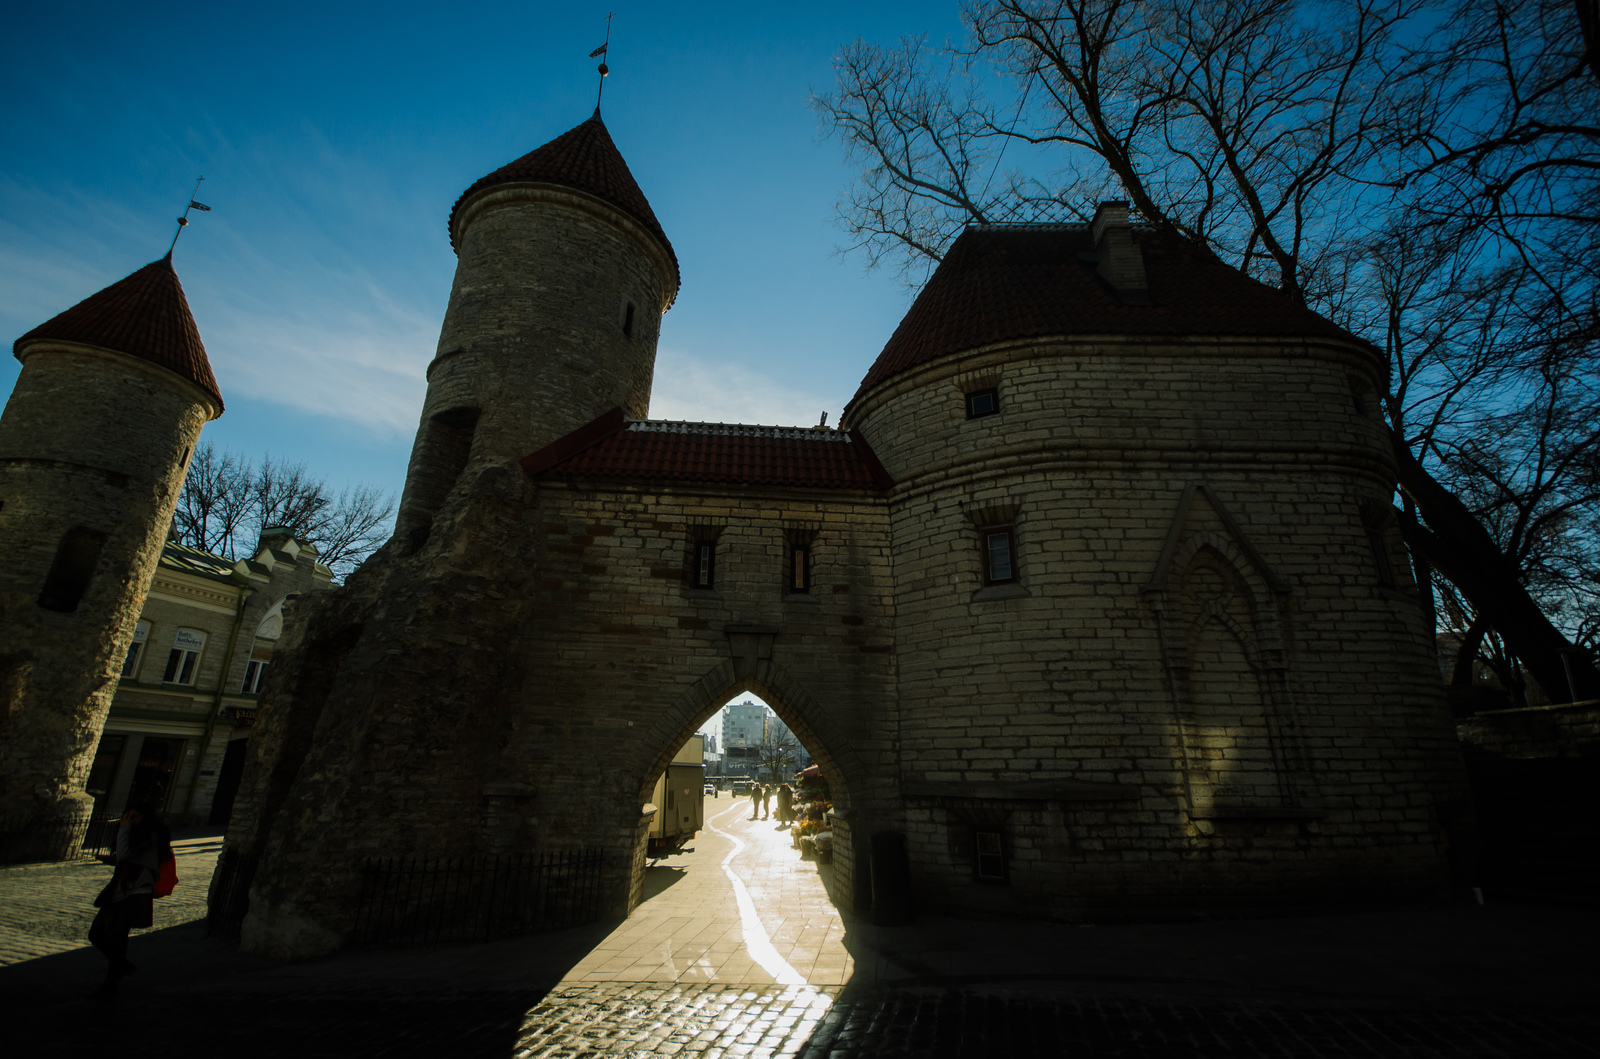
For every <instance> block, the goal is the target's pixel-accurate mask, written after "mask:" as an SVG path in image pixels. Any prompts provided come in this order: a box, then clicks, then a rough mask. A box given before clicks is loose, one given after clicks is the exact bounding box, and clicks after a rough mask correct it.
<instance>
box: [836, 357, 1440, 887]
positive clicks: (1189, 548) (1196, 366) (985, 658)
mask: <svg viewBox="0 0 1600 1059" xmlns="http://www.w3.org/2000/svg"><path fill="white" fill-rule="evenodd" d="M1379 370H1380V368H1379V365H1378V364H1377V363H1376V361H1375V360H1373V359H1372V358H1371V357H1370V356H1368V355H1366V354H1364V353H1362V352H1361V351H1360V350H1358V349H1356V348H1353V347H1336V346H1297V345H1293V344H1284V343H1279V344H1272V343H1232V344H1228V343H1215V342H1204V343H1201V342H1193V343H1170V344H1165V345H1155V344H1152V345H1144V346H1138V345H1134V344H1131V343H1127V342H1120V341H1104V342H1081V343H1071V344H1067V343H1060V342H1057V343H1049V344H1039V345H1031V346H1029V345H1022V346H1010V347H1004V348H996V349H992V350H986V351H978V352H977V353H976V354H973V355H968V356H964V357H960V358H947V359H946V360H944V361H942V362H935V363H934V364H931V365H928V366H926V367H924V368H922V369H919V370H917V371H915V372H911V373H907V374H905V375H902V376H900V377H897V378H894V379H892V380H890V381H889V382H887V383H885V384H883V385H882V386H880V387H879V388H878V389H877V390H876V391H874V392H871V393H868V394H866V395H863V397H861V398H859V399H858V400H857V402H855V403H854V404H853V405H852V407H851V408H850V409H849V410H848V412H847V417H846V424H847V425H849V426H852V427H855V428H859V429H860V430H862V432H863V433H864V434H865V435H866V436H867V438H868V440H869V441H870V442H871V443H872V445H873V448H874V450H875V451H876V452H877V453H878V455H879V457H880V459H881V460H882V461H883V463H884V465H885V467H886V468H887V469H888V470H889V472H890V474H891V475H893V476H894V478H895V480H896V482H897V483H898V484H897V486H896V488H895V489H894V490H893V492H892V494H891V498H890V510H891V521H892V525H893V531H894V544H893V549H892V550H893V555H894V558H895V584H896V600H895V613H896V624H895V634H896V641H897V654H898V663H899V702H900V709H901V723H902V730H903V733H904V734H903V737H902V745H901V751H902V770H903V776H904V780H905V783H906V790H907V792H908V797H907V800H906V819H907V826H908V833H909V834H908V837H909V841H910V848H911V851H912V858H913V865H914V869H913V870H914V874H915V875H916V877H917V878H918V880H919V882H920V885H921V887H922V888H923V891H924V892H923V899H924V900H925V901H928V902H931V903H941V902H956V903H961V904H968V905H970V904H973V903H978V904H982V905H984V906H994V907H1002V906H1003V907H1016V906H1027V907H1032V908H1036V909H1039V910H1043V911H1047V912H1049V913H1051V914H1058V915H1068V916H1071V915H1084V914H1109V913H1110V912H1112V911H1114V910H1116V909H1118V908H1127V907H1130V906H1134V907H1137V908H1139V909H1141V910H1142V913H1141V914H1148V913H1149V911H1150V910H1151V909H1153V908H1158V907H1161V906H1162V905H1167V906H1171V907H1174V908H1185V907H1193V906H1195V905H1196V904H1215V903H1219V902H1226V901H1229V900H1237V901H1245V902H1251V903H1255V902H1260V901H1264V900H1278V899H1295V898H1298V897H1303V896H1306V895H1307V894H1309V893H1311V892H1312V891H1317V892H1321V893H1323V894H1327V893H1329V892H1340V891H1342V892H1344V893H1346V894H1353V893H1355V892H1377V891H1388V892H1394V891H1411V892H1419V891H1424V890H1426V889H1428V888H1429V887H1430V886H1433V885H1436V884H1437V883H1438V882H1439V881H1440V879H1441V877H1442V874H1441V873H1442V870H1443V859H1442V843H1441V835H1440V823H1439V817H1438V803H1439V802H1441V801H1452V800H1455V799H1458V798H1459V797H1460V796H1461V790H1462V778H1461V775H1460V772H1459V766H1458V764H1457V762H1456V760H1455V756H1454V753H1453V747H1452V746H1451V741H1450V739H1449V724H1448V720H1447V716H1446V714H1445V710H1444V704H1443V697H1442V693H1441V690H1440V689H1439V687H1438V685H1437V678H1436V675H1435V673H1434V671H1433V669H1432V663H1431V655H1430V644H1429V643H1428V637H1427V635H1426V633H1425V631H1424V630H1423V628H1422V619H1421V615H1420V609H1419V607H1418V604H1417V601H1416V598H1415V591H1414V588H1413V586H1411V585H1409V584H1406V583H1401V584H1398V585H1396V586H1395V587H1393V588H1390V587H1385V586H1382V585H1380V583H1379V576H1378V571H1377V566H1376V563H1375V560H1374V557H1373V555H1372V553H1371V548H1370V546H1369V543H1368V538H1367V535H1366V532H1365V524H1364V522H1363V514H1364V512H1365V511H1369V510H1371V509H1372V508H1374V507H1376V509H1377V510H1378V511H1380V512H1382V511H1386V510H1387V508H1388V500H1389V496H1390V492H1391V483H1392V477H1391V476H1390V471H1389V467H1388V463H1387V456H1386V446H1385V443H1384V441H1383V438H1382V436H1381V434H1380V432H1379V428H1378V424H1377V422H1376V421H1375V420H1374V419H1373V418H1372V417H1371V415H1370V412H1367V411H1363V410H1360V409H1358V408H1357V407H1356V402H1354V401H1353V399H1352V396H1351V394H1352V391H1353V390H1358V389H1368V390H1370V388H1371V387H1373V386H1375V385H1376V382H1377V378H1376V376H1377V373H1378V371H1379ZM988 387H996V388H997V389H998V391H999V396H1000V405H1001V412H1000V413H999V414H998V415H994V416H989V417H984V418H979V419H971V420H969V419H967V418H966V415H965V403H964V401H963V394H964V393H965V392H968V391H972V390H978V389H986V388H988ZM1367 407H1368V409H1370V408H1371V405H1370V404H1369V405H1368V406H1367ZM987 524H1006V525H1010V526H1011V527H1012V528H1013V531H1014V536H1015V545H1016V553H1017V554H1016V561H1017V567H1018V580H1017V581H1016V583H1015V584H1010V585H998V586H992V587H985V586H984V585H983V566H982V559H981V554H980V547H979V536H978V529H979V527H980V526H982V525H987ZM1385 540H1386V543H1387V546H1388V549H1389V558H1390V563H1389V565H1390V567H1391V569H1392V570H1394V571H1396V572H1401V571H1404V569H1405V563H1404V561H1403V553H1402V551H1401V548H1400V544H1399V541H1398V539H1397V535H1396V534H1395V533H1394V532H1393V530H1392V527H1390V528H1388V529H1387V530H1386V536H1385ZM1021 781H1027V782H1028V783H1029V784H1031V785H1032V788H1031V789H1027V790H1023V789H1019V788H1018V786H1017V785H1018V784H1019V782H1021ZM1052 785H1054V786H1053V787H1052ZM975 793H976V794H978V795H979V797H978V798H976V799H974V798H973V797H972V795H973V794H975ZM976 830H989V831H994V832H1000V833H1001V834H1003V835H1004V836H1005V839H1006V843H1007V847H1008V848H1007V860H1008V879H1007V880H1006V882H1005V884H1003V885H1001V886H993V885H989V884H984V883H980V882H978V881H977V880H976V879H975V872H974V867H973V853H972V850H971V834H972V833H973V832H974V831H976Z"/></svg>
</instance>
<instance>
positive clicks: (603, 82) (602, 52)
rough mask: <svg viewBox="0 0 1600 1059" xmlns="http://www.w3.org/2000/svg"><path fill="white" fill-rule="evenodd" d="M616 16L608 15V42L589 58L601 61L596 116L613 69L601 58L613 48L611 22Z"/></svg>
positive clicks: (596, 94)
mask: <svg viewBox="0 0 1600 1059" xmlns="http://www.w3.org/2000/svg"><path fill="white" fill-rule="evenodd" d="M616 16H617V13H616V12H615V11H612V12H610V13H608V14H607V15H606V42H605V43H604V44H602V45H600V47H598V48H596V49H595V50H594V51H592V52H590V53H589V58H591V59H596V58H598V59H600V90H599V91H598V92H596V93H595V94H594V112H595V113H596V114H598V113H600V97H601V96H603V95H605V92H606V74H608V73H610V72H611V69H610V68H609V67H608V66H606V61H605V59H603V58H601V56H603V55H605V53H606V49H607V48H609V47H611V20H612V19H613V18H615V17H616Z"/></svg>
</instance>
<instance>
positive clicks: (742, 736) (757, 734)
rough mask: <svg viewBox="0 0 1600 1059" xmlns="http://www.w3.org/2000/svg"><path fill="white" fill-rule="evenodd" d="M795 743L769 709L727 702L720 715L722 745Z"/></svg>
mask: <svg viewBox="0 0 1600 1059" xmlns="http://www.w3.org/2000/svg"><path fill="white" fill-rule="evenodd" d="M786 740H788V741H795V742H798V740H795V738H794V733H793V732H791V731H789V726H788V725H786V724H784V723H783V722H782V721H780V720H779V719H778V715H777V714H775V713H773V712H772V708H771V707H769V706H764V705H762V704H760V703H755V702H737V703H734V702H730V703H729V704H728V708H727V712H725V713H724V714H723V715H722V745H723V747H724V748H729V747H736V746H761V745H763V744H765V743H780V742H784V741H786Z"/></svg>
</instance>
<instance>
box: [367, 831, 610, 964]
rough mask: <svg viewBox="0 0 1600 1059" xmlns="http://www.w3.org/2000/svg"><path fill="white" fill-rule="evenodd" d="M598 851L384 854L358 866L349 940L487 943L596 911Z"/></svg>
mask: <svg viewBox="0 0 1600 1059" xmlns="http://www.w3.org/2000/svg"><path fill="white" fill-rule="evenodd" d="M601 860H602V853H601V851H600V850H598V849H576V850H563V851H558V852H550V853H539V854H533V853H529V854H518V855H512V856H507V857H489V858H454V857H438V858H427V857H392V858H379V859H373V860H369V861H367V862H366V863H365V864H364V865H363V866H362V871H361V875H362V879H361V898H360V902H359V904H358V905H357V907H356V926H355V936H354V939H353V940H354V941H355V943H357V944H368V945H394V944H439V943H457V942H473V941H488V940H490V939H492V938H505V937H511V936H514V935H517V934H532V933H535V932H538V931H543V930H556V929H559V928H561V927H567V926H575V925H577V924H580V923H590V922H593V921H595V920H597V919H599V918H601V915H602V913H603V910H604V907H605V903H604V900H603V896H602V893H603V892H602V880H601V874H600V867H601Z"/></svg>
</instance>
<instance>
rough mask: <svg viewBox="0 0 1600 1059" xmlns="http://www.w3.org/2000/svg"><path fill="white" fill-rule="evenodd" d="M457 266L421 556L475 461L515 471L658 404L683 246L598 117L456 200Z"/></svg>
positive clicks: (413, 489) (415, 510)
mask: <svg viewBox="0 0 1600 1059" xmlns="http://www.w3.org/2000/svg"><path fill="white" fill-rule="evenodd" d="M450 242H451V245H453V246H454V247H455V248H456V253H457V255H458V258H459V261H458V263H457V265H456V276H455V283H454V285H453V287H452V288H451V291H450V305H449V308H448V309H447V310H446V312H445V318H444V326H443V328H442V330H441V332H440V335H439V349H438V354H437V356H436V357H435V358H434V361H433V363H432V364H431V365H429V367H428V396H427V399H426V400H425V401H424V402H423V406H422V423H421V425H420V426H419V427H418V430H417V439H416V443H415V447H414V448H413V449H412V453H411V465H410V467H409V469H408V472H407V475H406V485H405V492H404V494H403V495H402V497H401V501H400V516H399V522H398V527H397V536H398V537H399V538H400V539H401V540H402V541H405V542H407V544H408V545H409V546H410V547H412V548H413V549H415V548H419V547H421V545H422V543H423V542H425V541H426V539H427V537H428V535H429V533H430V530H431V526H432V523H433V519H434V517H435V516H436V515H437V514H438V513H439V512H440V509H441V507H442V505H443V504H444V502H445V500H446V498H447V497H448V496H449V495H450V492H451V490H452V489H453V488H454V486H455V485H456V484H457V482H459V481H463V480H465V477H464V476H463V472H464V471H465V470H466V469H467V468H468V467H469V466H476V467H480V468H481V467H483V466H487V465H492V464H502V465H503V464H506V463H508V462H510V461H514V460H517V459H520V458H521V457H523V456H526V455H527V454H528V453H529V452H532V451H533V450H534V449H537V448H540V447H542V446H543V445H545V444H547V443H549V442H551V441H554V440H555V439H556V438H558V437H561V436H562V435H564V434H567V433H568V432H570V431H572V430H574V429H576V428H577V427H579V426H582V425H583V424H584V423H587V422H589V421H590V420H592V419H594V418H595V417H596V416H598V415H599V414H600V413H602V412H604V411H606V410H608V409H611V408H615V407H618V406H621V407H622V409H623V410H624V411H625V412H626V413H627V414H628V415H630V416H633V417H635V418H643V417H644V415H645V412H646V411H647V409H648V408H649V405H650V379H651V375H652V373H653V371H654V369H655V355H656V338H657V336H658V335H659V333H660V325H661V314H662V313H664V312H666V310H667V309H668V308H669V307H670V306H671V305H672V301H673V299H674V298H675V297H676V296H677V293H678V260H677V257H676V256H675V255H674V254H673V252H672V244H670V243H669V242H668V241H667V237H666V233H664V232H663V231H662V230H661V225H660V223H659V222H658V221H657V220H656V217H655V214H654V213H653V212H652V211H651V209H650V204H649V203H648V202H647V201H645V197H644V194H643V193H642V192H641V191H640V190H639V185H638V184H637V183H636V182H635V181H634V179H633V175H632V174H631V173H629V172H628V166H627V163H626V162H624V161H623V160H622V155H621V154H620V153H619V152H618V151H617V148H616V145H615V144H613V143H612V142H611V136H610V134H609V133H607V132H606V127H605V125H604V124H603V123H602V122H601V120H600V112H599V111H598V110H596V111H595V113H594V116H593V117H591V118H590V119H589V120H588V121H586V122H584V123H583V124H581V125H579V126H578V127H577V128H575V129H573V130H571V131H570V132H567V133H565V134H564V135H562V136H559V137H557V138H556V139H554V140H551V141H550V142H549V143H547V144H545V145H544V146H543V147H540V148H538V149H536V150H534V151H532V152H530V153H528V154H526V155H524V156H523V157H521V158H519V159H517V160H516V161H514V162H512V163H510V164H509V165H506V166H502V167H501V168H499V169H497V170H495V171H494V172H492V173H490V174H489V175H488V176H486V177H484V178H483V179H481V180H479V181H478V182H477V183H475V184H473V185H472V186H471V187H469V188H468V189H467V190H466V191H465V192H464V193H463V194H462V196H461V197H460V198H459V199H457V200H456V204H455V208H454V209H453V210H452V211H451V213H450Z"/></svg>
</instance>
